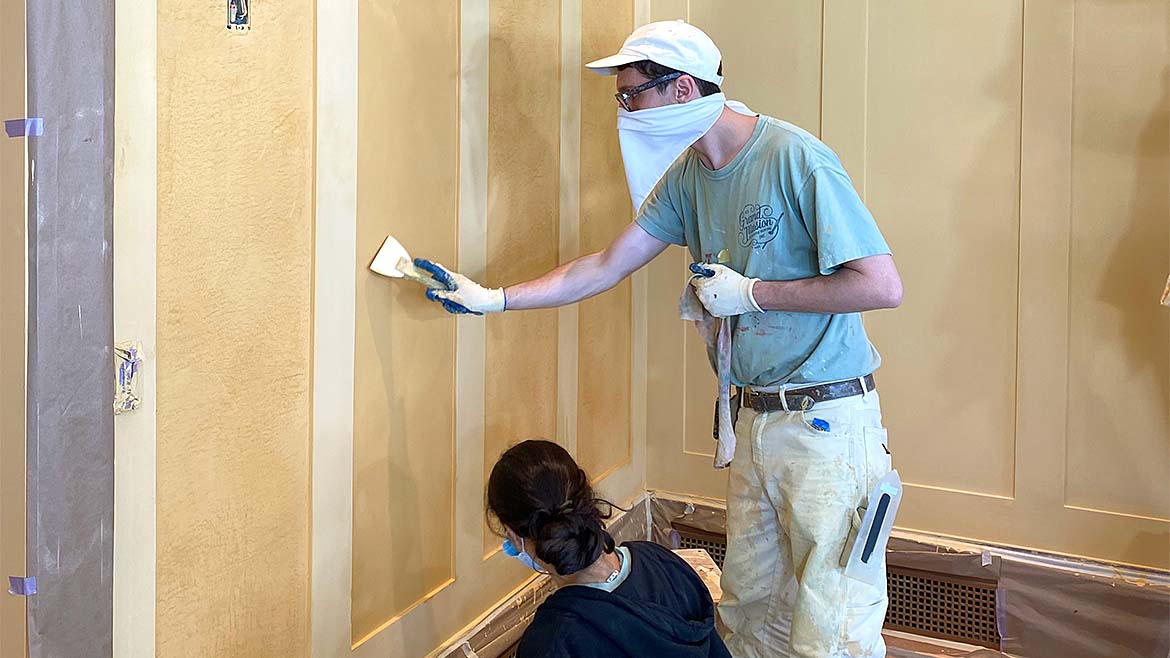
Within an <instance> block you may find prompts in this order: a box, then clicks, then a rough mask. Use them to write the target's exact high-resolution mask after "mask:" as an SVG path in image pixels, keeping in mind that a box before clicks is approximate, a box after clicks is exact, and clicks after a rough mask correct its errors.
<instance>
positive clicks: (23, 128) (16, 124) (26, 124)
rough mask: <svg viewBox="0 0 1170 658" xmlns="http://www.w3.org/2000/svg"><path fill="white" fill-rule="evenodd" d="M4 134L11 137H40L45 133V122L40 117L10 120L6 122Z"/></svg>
mask: <svg viewBox="0 0 1170 658" xmlns="http://www.w3.org/2000/svg"><path fill="white" fill-rule="evenodd" d="M4 132H6V133H8V136H9V137H40V136H41V135H43V134H44V133H45V120H44V119H41V118H39V117H37V118H32V119H9V120H7V121H5V122H4Z"/></svg>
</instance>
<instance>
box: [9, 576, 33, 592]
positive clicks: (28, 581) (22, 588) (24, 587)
mask: <svg viewBox="0 0 1170 658" xmlns="http://www.w3.org/2000/svg"><path fill="white" fill-rule="evenodd" d="M8 593H9V594H12V595H14V596H32V595H33V594H36V593H37V577H36V576H29V577H28V578H21V577H20V576H9V577H8Z"/></svg>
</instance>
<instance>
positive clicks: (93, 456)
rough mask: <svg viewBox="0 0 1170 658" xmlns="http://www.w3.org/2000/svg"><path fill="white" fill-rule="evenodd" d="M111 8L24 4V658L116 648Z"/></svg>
mask: <svg viewBox="0 0 1170 658" xmlns="http://www.w3.org/2000/svg"><path fill="white" fill-rule="evenodd" d="M113 10H114V5H113V0H86V1H85V2H65V1H63V0H37V1H35V2H28V3H27V22H26V29H27V86H28V91H27V99H28V100H27V103H28V110H27V111H28V115H29V116H33V117H40V118H41V119H42V120H43V126H42V127H43V132H42V134H41V135H39V136H35V137H28V138H27V139H28V140H29V141H28V157H29V163H28V164H29V190H28V194H29V197H28V208H29V211H28V212H29V215H28V236H29V244H28V259H29V260H28V277H29V280H28V285H29V309H28V323H29V338H28V410H27V418H28V421H27V455H28V457H27V460H28V461H27V504H28V509H27V524H28V532H27V537H28V539H27V542H28V543H27V555H28V564H27V570H28V573H27V574H26V575H28V576H34V577H36V579H37V593H36V594H35V595H32V596H29V597H28V608H27V609H28V643H29V644H28V650H29V656H30V658H82V657H84V658H101V657H103V656H110V655H111V653H112V650H113V649H112V633H113V537H114V533H113V507H114V495H113V492H114V470H113V434H114V419H113V409H112V407H111V405H112V403H113V400H114V381H113V372H114V361H113V350H112V347H113V311H112V295H113V269H112V253H113V251H112V241H113V104H114V85H113V76H114V49H113V47H114V11H113ZM5 219H6V220H7V219H11V218H5Z"/></svg>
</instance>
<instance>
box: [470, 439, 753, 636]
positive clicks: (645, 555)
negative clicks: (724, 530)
mask: <svg viewBox="0 0 1170 658" xmlns="http://www.w3.org/2000/svg"><path fill="white" fill-rule="evenodd" d="M603 508H604V510H605V511H604V513H603V511H602V509H603ZM609 508H610V505H609V504H608V503H605V502H604V501H601V500H599V499H598V498H596V497H595V496H594V494H593V489H592V488H591V487H590V486H589V479H588V477H587V476H586V475H585V471H583V470H581V468H580V467H578V466H577V463H576V462H574V461H573V458H572V457H571V456H570V455H569V453H568V452H566V451H565V450H564V448H561V447H560V446H559V445H557V444H555V443H549V442H548V441H525V442H524V443H521V444H519V445H516V446H514V447H512V448H511V449H510V450H508V451H507V452H505V453H504V454H503V456H501V457H500V461H499V462H497V463H496V465H495V467H494V468H493V469H492V474H491V477H490V478H489V480H488V509H489V511H490V513H491V514H492V515H493V516H494V517H495V519H496V520H498V521H499V522H500V524H501V525H502V526H503V527H502V528H501V530H502V531H503V534H504V535H505V536H506V538H507V539H506V541H505V542H504V551H505V552H506V553H508V554H509V555H511V556H512V557H515V558H517V559H519V560H520V561H522V562H524V563H525V564H526V565H528V566H529V567H531V568H533V569H536V570H537V571H541V572H547V573H549V574H550V576H551V577H552V579H553V582H554V583H555V584H556V585H557V590H556V592H554V593H553V594H552V596H550V597H549V598H548V600H546V601H545V602H544V603H543V604H542V605H541V606H540V608H539V609H537V611H536V617H535V619H533V621H532V624H531V625H530V626H529V627H528V629H527V630H526V631H525V632H524V637H523V638H521V640H520V648H519V651H518V653H517V657H518V658H560V657H566V658H567V657H572V658H591V657H593V656H596V657H598V658H602V657H604V658H618V657H620V656H631V657H633V656H638V657H639V658H641V657H646V656H654V657H659V656H661V657H664V658H665V657H672V658H730V654H729V653H728V652H727V647H725V646H724V645H723V640H721V639H719V635H718V634H717V633H716V632H715V606H714V604H712V602H711V595H710V593H708V591H707V588H706V587H705V586H704V585H703V581H702V580H700V579H699V576H698V575H697V574H695V572H694V571H693V570H692V569H691V567H690V566H689V565H687V563H686V562H684V561H683V560H682V559H681V558H679V557H678V556H676V555H675V554H674V553H672V552H670V551H669V550H667V549H665V548H663V547H661V546H658V545H657V544H653V543H650V542H627V543H625V544H623V545H621V546H620V547H615V546H614V541H613V538H612V537H610V535H609V533H608V532H606V530H605V526H604V525H603V523H602V521H603V519H605V518H608V517H609V515H610V511H609Z"/></svg>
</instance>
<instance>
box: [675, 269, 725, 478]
mask: <svg viewBox="0 0 1170 658" xmlns="http://www.w3.org/2000/svg"><path fill="white" fill-rule="evenodd" d="M697 276H701V275H699V274H695V275H693V276H691V278H690V279H687V285H686V289H685V290H683V294H682V297H680V298H679V300H678V316H679V318H681V319H683V320H690V321H691V322H694V323H695V329H697V330H698V332H699V336H700V337H702V339H703V342H704V343H706V345H707V347H708V348H709V349H713V350H715V354H716V359H715V364H716V368H715V374H716V375H717V376H718V377H719V399H718V401H717V402H716V403H715V418H716V420H715V428H716V431H715V434H716V438H717V440H718V443H717V444H716V446H715V468H727V467H728V466H729V465H730V464H731V460H732V458H733V457H735V424H734V423H732V422H731V320H730V319H729V318H722V319H720V318H716V317H714V316H712V315H711V314H710V313H708V312H707V309H705V308H703V303H702V302H701V301H699V297H698V295H696V294H695V289H694V288H693V287H692V286H691V280H693V279H694V278H695V277H697Z"/></svg>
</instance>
